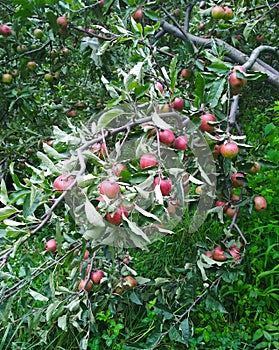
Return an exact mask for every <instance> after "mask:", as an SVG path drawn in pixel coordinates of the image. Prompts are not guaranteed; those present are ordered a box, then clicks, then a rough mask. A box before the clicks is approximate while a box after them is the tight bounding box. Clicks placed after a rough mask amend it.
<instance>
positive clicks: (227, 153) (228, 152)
mask: <svg viewBox="0 0 279 350" xmlns="http://www.w3.org/2000/svg"><path fill="white" fill-rule="evenodd" d="M220 153H221V154H222V156H223V157H224V158H229V159H232V158H235V157H236V156H237V154H238V146H237V144H236V143H234V142H227V143H224V144H223V145H222V146H221V148H220Z"/></svg>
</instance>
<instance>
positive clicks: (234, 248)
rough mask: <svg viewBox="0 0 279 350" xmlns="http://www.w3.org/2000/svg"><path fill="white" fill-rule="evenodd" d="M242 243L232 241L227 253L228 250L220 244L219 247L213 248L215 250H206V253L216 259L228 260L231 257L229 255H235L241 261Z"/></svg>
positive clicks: (236, 259)
mask: <svg viewBox="0 0 279 350" xmlns="http://www.w3.org/2000/svg"><path fill="white" fill-rule="evenodd" d="M242 245H243V244H242V243H241V242H239V243H236V242H232V244H230V246H229V248H228V253H227V254H226V252H225V251H224V250H223V249H222V247H221V246H220V245H218V246H217V247H215V248H214V249H213V251H206V252H205V253H204V254H205V255H206V256H207V257H209V258H211V259H213V260H216V261H226V260H228V259H229V257H230V256H231V257H233V258H234V259H235V261H239V260H240V259H241V255H240V251H241V247H242Z"/></svg>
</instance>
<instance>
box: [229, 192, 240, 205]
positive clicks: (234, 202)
mask: <svg viewBox="0 0 279 350" xmlns="http://www.w3.org/2000/svg"><path fill="white" fill-rule="evenodd" d="M239 201H240V197H239V196H237V195H235V194H234V195H233V196H231V202H232V203H233V204H236V203H237V202H239Z"/></svg>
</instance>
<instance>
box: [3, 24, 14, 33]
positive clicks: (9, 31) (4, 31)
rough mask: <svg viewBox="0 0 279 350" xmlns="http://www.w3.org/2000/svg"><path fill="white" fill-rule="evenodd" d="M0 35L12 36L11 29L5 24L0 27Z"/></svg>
mask: <svg viewBox="0 0 279 350" xmlns="http://www.w3.org/2000/svg"><path fill="white" fill-rule="evenodd" d="M0 34H1V35H4V36H9V35H11V34H12V29H11V28H10V27H9V26H7V25H6V24H3V25H2V26H0Z"/></svg>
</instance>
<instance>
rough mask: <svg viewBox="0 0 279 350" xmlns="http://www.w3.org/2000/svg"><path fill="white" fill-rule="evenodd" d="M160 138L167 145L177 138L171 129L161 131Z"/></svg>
mask: <svg viewBox="0 0 279 350" xmlns="http://www.w3.org/2000/svg"><path fill="white" fill-rule="evenodd" d="M159 140H160V142H161V143H163V144H165V145H171V144H172V143H173V141H174V140H175V136H174V133H173V132H172V130H170V129H166V130H162V131H159Z"/></svg>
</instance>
